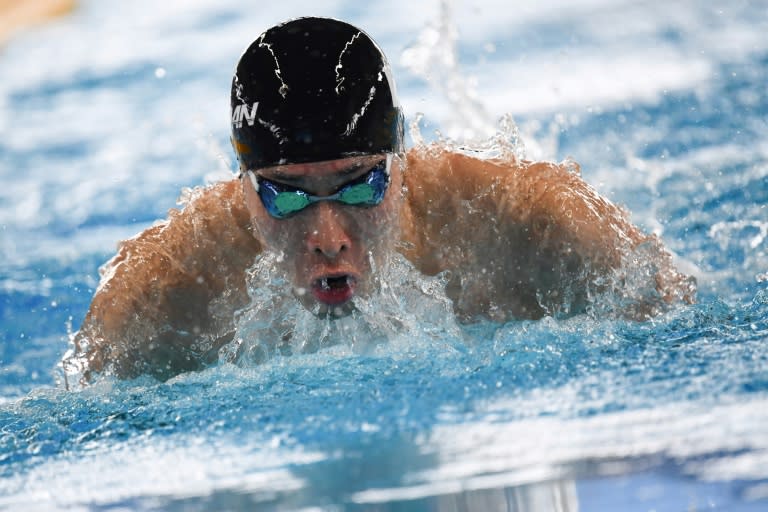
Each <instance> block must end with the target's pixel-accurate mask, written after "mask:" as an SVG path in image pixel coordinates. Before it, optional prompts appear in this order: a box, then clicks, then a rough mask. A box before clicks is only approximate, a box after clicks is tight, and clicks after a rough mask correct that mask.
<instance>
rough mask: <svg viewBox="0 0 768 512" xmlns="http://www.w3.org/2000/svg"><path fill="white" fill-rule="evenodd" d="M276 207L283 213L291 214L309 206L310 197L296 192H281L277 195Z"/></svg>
mask: <svg viewBox="0 0 768 512" xmlns="http://www.w3.org/2000/svg"><path fill="white" fill-rule="evenodd" d="M274 203H275V207H277V209H278V210H280V212H281V213H282V214H283V215H289V214H291V213H295V212H298V211H301V210H303V209H304V208H306V207H307V206H309V199H308V198H307V196H306V195H302V194H296V193H294V192H281V193H279V194H277V196H275V199H274Z"/></svg>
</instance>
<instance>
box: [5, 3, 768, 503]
mask: <svg viewBox="0 0 768 512" xmlns="http://www.w3.org/2000/svg"><path fill="white" fill-rule="evenodd" d="M411 4H412V3H411V2H404V1H399V0H398V1H392V2H386V3H385V2H380V3H374V4H372V5H370V6H366V7H365V8H361V6H362V5H363V4H360V3H354V2H329V3H328V4H324V5H323V7H322V8H320V7H317V6H315V4H309V3H306V2H298V1H286V2H280V3H279V4H275V5H270V6H269V8H267V7H261V6H260V5H261V4H249V5H248V6H246V5H244V4H243V3H242V2H234V1H230V0H226V1H213V0H194V1H187V2H165V3H162V4H160V3H158V2H149V1H147V0H138V1H136V2H131V3H130V4H128V3H124V2H123V3H118V2H116V1H112V0H110V1H103V2H96V1H90V2H88V1H84V2H81V4H80V6H79V8H78V10H77V11H76V12H75V13H74V14H72V15H71V16H69V17H66V18H63V19H61V20H57V21H55V22H53V23H50V24H48V25H46V26H44V27H41V28H36V29H34V30H29V31H26V32H24V33H22V34H20V35H18V36H17V37H16V38H15V39H14V40H13V41H12V42H10V43H9V44H8V45H7V46H6V47H5V48H4V49H3V51H2V53H0V73H1V76H2V77H3V79H2V80H0V134H2V136H1V137H0V155H2V158H0V175H1V176H2V178H3V179H2V182H3V187H2V188H0V228H1V230H2V231H0V233H1V234H2V238H0V242H1V245H0V248H1V250H2V259H0V285H1V286H0V294H1V295H0V319H1V320H2V328H0V337H1V342H2V344H1V345H0V509H4V510H25V511H28V510H57V509H68V510H79V509H87V510H157V509H162V510H252V509H258V510H397V511H401V510H482V511H493V510H568V511H573V510H617V509H621V510H627V511H634V510H638V511H640V510H657V511H665V510H670V511H671V510H703V509H707V510H709V509H715V510H739V511H741V510H765V509H766V508H768V427H767V426H766V425H768V206H766V205H768V124H767V122H766V119H768V89H766V85H765V84H766V83H768V39H766V38H765V35H764V34H765V33H766V30H768V9H766V7H768V5H766V3H765V2H763V1H753V2H748V1H740V2H722V3H716V2H712V3H709V2H708V3H704V2H696V1H694V0H689V1H673V2H665V3H663V4H658V5H657V4H656V3H653V2H636V1H629V0H619V1H616V0H579V1H575V2H574V1H568V2H565V1H562V0H542V1H539V2H536V3H535V4H533V5H532V4H530V3H527V2H526V3H524V4H523V3H521V4H519V5H516V4H515V3H512V4H510V3H509V2H501V1H495V0H485V1H476V2H458V1H457V2H454V3H447V2H446V3H442V4H441V3H438V2H425V3H422V4H420V5H419V6H418V7H414V6H413V5H411ZM308 14H311V15H329V16H335V17H339V18H342V19H345V20H348V21H351V22H352V23H355V24H357V25H359V26H361V27H364V28H365V29H366V30H367V31H368V32H369V33H371V34H372V35H373V36H374V38H376V39H377V41H379V43H380V44H381V45H382V47H383V48H384V50H385V52H386V53H387V54H388V55H389V56H390V59H391V61H392V64H393V67H394V72H395V76H396V78H397V81H398V92H399V94H400V97H401V101H402V103H403V107H404V109H405V112H406V115H407V117H408V119H409V120H411V121H416V120H418V119H420V121H419V132H420V133H421V136H423V137H424V138H425V139H427V140H434V139H437V138H450V139H453V140H459V141H461V140H468V139H474V140H483V139H485V138H487V137H489V136H491V135H492V134H493V133H494V131H495V130H497V129H498V128H499V123H498V119H499V118H501V117H502V116H503V115H504V114H511V115H512V117H513V119H514V123H516V125H515V126H516V127H518V128H519V135H520V140H521V142H522V143H523V144H524V147H525V151H526V154H527V155H528V156H529V157H532V158H544V159H551V160H562V159H564V158H566V157H572V158H573V159H574V160H576V161H577V162H579V163H580V164H581V166H582V172H583V175H584V177H585V179H586V180H587V181H588V182H590V183H591V184H593V185H594V186H595V187H596V188H597V189H598V190H600V192H601V193H603V194H604V195H606V196H607V197H609V198H610V199H611V200H613V201H615V202H617V203H620V204H623V205H625V206H626V207H627V209H628V210H629V211H631V212H632V219H633V221H634V222H636V223H637V224H639V225H641V226H643V228H644V229H645V230H646V231H649V232H654V233H657V234H658V235H659V236H660V237H661V238H662V239H663V240H664V242H665V244H666V245H667V246H668V247H669V248H670V249H671V250H672V251H673V252H674V253H675V255H676V258H677V259H678V262H679V265H680V266H681V268H683V269H684V270H685V271H687V272H689V273H691V274H693V275H695V276H696V277H697V280H698V283H699V301H698V303H697V304H695V305H690V306H678V307H675V308H673V309H672V310H671V311H669V312H668V313H666V314H664V315H662V316H660V317H658V318H655V319H654V320H652V321H648V322H642V323H634V322H628V321H624V320H618V319H604V318H592V317H589V316H578V317H574V318H570V319H551V318H545V319H543V320H540V321H535V322H531V321H521V322H510V323H507V324H503V325H499V324H492V323H481V324H477V325H472V326H465V327H458V326H456V324H455V323H454V322H452V320H451V319H450V318H449V317H448V316H447V315H445V314H444V313H445V311H444V308H443V306H444V304H442V303H441V302H440V300H437V299H434V300H433V299H427V301H426V303H425V304H426V306H425V307H424V309H423V311H424V315H425V316H422V317H418V316H414V315H411V317H409V318H408V320H409V322H410V323H408V324H407V325H409V326H410V327H411V328H409V329H407V330H405V331H404V332H403V330H402V329H401V330H400V331H398V333H397V334H396V335H395V336H392V337H391V339H390V340H389V342H388V343H385V344H378V345H376V344H374V345H373V346H372V347H369V348H368V349H366V350H360V349H359V346H358V345H357V344H355V343H340V344H336V345H334V346H331V347H328V348H325V349H322V350H318V351H316V352H314V353H307V354H293V355H291V356H282V355H279V354H274V355H272V356H271V357H269V358H268V359H267V360H266V361H265V362H263V363H262V364H259V365H252V364H250V365H249V364H241V365H233V364H220V365H218V366H216V367H213V368H210V369H207V370H205V371H203V372H199V373H189V374H185V375H181V376H178V377H176V378H174V379H172V380H170V381H168V382H164V383H159V382H156V381H153V380H152V379H150V378H139V379H137V380H135V381H129V382H118V381H112V380H109V379H105V380H103V381H100V382H98V383H96V384H95V385H93V386H91V387H88V388H85V389H81V390H74V391H67V390H65V389H64V386H63V383H62V375H63V374H62V372H61V369H60V367H59V361H60V360H61V358H62V356H63V355H64V353H65V352H66V350H67V349H68V335H69V333H71V332H72V331H74V330H76V329H77V328H78V327H79V324H80V322H81V321H82V318H83V316H84V314H85V311H86V310H87V307H88V304H89V301H90V298H91V296H92V294H93V291H94V288H95V287H96V285H97V283H98V267H99V266H100V265H101V264H102V263H103V262H104V261H106V260H107V259H108V258H109V257H110V256H111V255H112V254H113V253H114V251H115V246H116V242H117V241H118V240H120V239H123V238H127V237H129V236H132V235H134V234H135V233H137V232H139V231H140V230H142V229H144V228H145V227H147V226H149V225H151V224H152V223H153V222H154V221H156V220H157V219H160V218H163V217H164V216H165V214H166V212H167V210H168V209H169V208H171V207H174V206H175V205H176V200H177V198H178V197H179V195H180V194H181V191H182V189H183V188H184V187H191V186H198V185H204V184H206V183H210V182H213V181H216V180H220V179H228V178H230V177H231V176H232V169H233V164H232V154H231V152H230V150H229V147H228V137H229V134H228V129H229V127H228V104H227V102H228V90H229V81H230V79H231V72H232V70H233V68H234V64H235V62H236V60H237V59H238V57H239V55H240V52H241V51H242V50H243V49H244V48H245V47H246V46H247V45H248V43H249V42H250V41H251V40H252V39H253V38H254V37H255V36H256V35H257V34H258V33H259V32H261V31H262V30H263V29H264V28H266V27H268V26H269V25H271V24H273V23H275V22H278V21H281V20H283V19H287V18H290V17H295V16H299V15H308ZM419 113H423V116H419V115H418V114H419ZM416 133H417V132H413V133H412V137H411V138H412V139H415V138H417V136H416ZM412 142H417V141H413V140H412ZM412 300H413V301H415V302H414V303H413V304H411V306H413V305H414V304H420V302H419V300H420V299H418V298H412ZM409 311H411V312H412V310H409Z"/></svg>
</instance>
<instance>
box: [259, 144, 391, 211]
mask: <svg viewBox="0 0 768 512" xmlns="http://www.w3.org/2000/svg"><path fill="white" fill-rule="evenodd" d="M391 164H392V155H387V157H386V158H384V159H382V160H381V161H380V162H378V163H377V164H376V165H374V166H373V167H372V168H371V170H369V171H368V172H367V173H365V174H363V175H362V176H360V177H359V178H356V179H354V180H352V181H350V182H349V183H347V184H346V185H344V186H343V187H341V188H340V189H339V190H338V191H337V192H336V193H335V194H331V195H329V196H315V195H312V194H309V193H308V192H305V191H303V190H301V189H299V188H294V187H291V186H288V185H284V184H282V183H276V182H274V181H271V180H268V179H266V178H264V177H262V176H259V175H257V174H256V173H255V172H254V171H247V174H248V178H249V179H250V180H251V184H253V188H254V189H255V190H256V193H258V194H259V198H260V199H261V202H262V204H263V205H264V208H266V210H267V212H268V213H269V214H270V215H271V216H272V217H274V218H276V219H286V218H288V217H290V216H291V215H294V214H296V213H298V212H300V211H301V210H303V209H304V208H306V207H307V206H309V205H311V204H314V203H317V202H320V201H337V202H339V203H343V204H349V205H353V206H362V207H370V206H376V205H378V204H379V203H381V202H382V201H383V200H384V194H386V192H387V188H388V187H389V178H390V176H389V169H390V165H391Z"/></svg>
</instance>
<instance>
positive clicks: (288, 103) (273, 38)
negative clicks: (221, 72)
mask: <svg viewBox="0 0 768 512" xmlns="http://www.w3.org/2000/svg"><path fill="white" fill-rule="evenodd" d="M231 115H232V117H231V119H232V145H233V147H234V149H235V153H236V154H237V158H238V161H239V164H240V169H241V171H247V170H254V169H259V168H264V167H271V166H276V165H285V164H300V163H307V162H320V161H329V160H336V159H342V158H349V157H356V156H363V155H375V154H385V153H402V152H403V115H402V111H401V109H400V106H399V104H398V102H397V97H396V95H395V88H394V82H393V80H392V77H391V72H390V67H389V64H388V62H387V60H386V57H385V56H384V54H383V53H382V51H381V49H380V48H379V47H378V46H377V45H376V43H375V42H374V41H373V40H372V39H371V38H370V37H369V36H368V35H367V34H366V33H365V32H363V31H362V30H360V29H358V28H356V27H354V26H352V25H349V24H347V23H344V22H341V21H338V20H334V19H328V18H299V19H295V20H291V21H288V22H286V23H283V24H280V25H277V26H275V27H272V28H270V29H268V30H267V31H266V32H264V33H263V34H261V35H260V36H259V37H258V38H257V39H256V40H255V41H254V42H253V43H252V44H251V45H250V46H249V47H248V49H247V50H246V51H245V53H244V54H243V55H242V57H241V58H240V61H239V62H238V64H237V69H236V71H235V75H234V77H233V79H232V92H231Z"/></svg>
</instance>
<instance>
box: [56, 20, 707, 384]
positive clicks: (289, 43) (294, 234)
mask: <svg viewBox="0 0 768 512" xmlns="http://www.w3.org/2000/svg"><path fill="white" fill-rule="evenodd" d="M231 116H232V118H231V119H232V123H231V129H232V139H231V140H232V145H233V148H234V151H235V154H236V155H237V159H238V162H239V169H240V174H239V176H238V177H237V178H236V179H232V180H230V181H227V182H222V183H217V184H214V185H212V186H209V187H207V188H205V189H203V190H201V191H198V192H197V193H196V194H193V195H192V197H191V199H190V200H189V201H187V203H186V204H185V206H184V208H183V209H181V210H171V211H170V212H169V216H168V219H167V220H165V221H164V222H162V223H160V224H157V225H155V226H153V227H151V228H149V229H147V230H145V231H144V232H142V233H140V234H139V235H137V236H136V237H135V238H132V239H130V240H127V241H124V242H122V243H121V244H120V246H119V251H118V253H117V255H116V256H114V257H113V258H112V260H110V261H109V262H108V263H107V264H106V265H105V266H104V267H103V268H102V269H101V274H102V275H101V283H100V284H99V287H98V289H97V290H96V292H95V295H94V297H93V301H92V303H91V306H90V309H89V311H88V313H87V315H86V317H85V320H84V321H83V324H82V326H81V328H80V330H79V331H78V332H77V333H76V335H75V336H74V349H73V354H71V355H70V356H69V357H68V359H66V360H65V365H66V364H75V363H76V362H78V361H79V363H77V364H78V365H79V370H80V371H81V373H82V374H83V376H84V379H85V380H86V381H87V380H90V379H92V377H93V376H94V375H95V374H97V373H102V372H107V373H112V374H114V375H116V376H118V377H120V378H131V377H135V376H137V375H141V374H150V375H153V376H155V377H157V378H160V379H166V378H169V377H171V376H173V375H176V374H179V373H181V372H185V371H190V370H198V369H202V368H204V367H205V366H206V365H208V364H211V363H213V362H215V361H216V359H217V357H218V350H219V349H220V348H221V347H222V346H224V345H225V344H226V343H228V342H229V341H231V340H232V338H233V336H234V330H235V320H234V317H235V314H236V312H237V311H238V310H240V309H241V308H243V307H245V306H247V305H248V303H249V295H248V290H247V285H246V279H247V270H248V269H249V267H251V266H252V265H253V264H254V262H256V261H257V260H258V259H259V258H260V255H264V254H267V253H270V254H275V255H279V258H277V260H278V261H280V265H281V272H283V273H284V276H283V277H284V279H285V282H286V287H290V288H291V290H290V292H291V293H292V294H293V296H295V298H296V300H297V301H299V302H300V303H301V304H302V305H303V306H304V307H305V308H307V309H309V310H310V311H313V312H315V313H316V314H317V316H318V317H333V316H342V315H346V314H348V313H349V312H350V311H351V310H352V308H354V301H355V298H356V297H366V296H369V295H370V294H375V293H377V290H376V286H375V285H374V283H375V282H376V280H375V279H374V277H375V274H376V272H377V268H380V267H378V262H380V261H381V260H382V258H384V256H386V255H387V254H392V253H393V252H395V251H396V252H399V253H400V254H402V255H403V256H404V257H405V258H406V259H407V260H408V261H409V262H410V263H411V264H412V265H413V267H414V268H415V269H417V270H418V271H419V272H420V273H422V274H424V275H428V276H432V275H436V274H438V273H440V272H445V271H448V272H450V278H449V279H448V281H447V285H446V290H445V293H446V295H447V296H448V297H449V298H450V299H451V301H452V302H453V309H454V312H455V314H456V316H457V318H459V319H460V320H461V321H464V322H471V321H475V320H478V319H483V318H485V319H491V320H494V321H506V320H510V319H538V318H541V317H544V316H547V315H551V316H559V317H560V316H568V315H573V314H578V313H583V312H589V311H597V310H596V309H595V308H596V307H597V306H596V304H597V302H596V301H597V300H598V299H597V297H599V296H601V294H604V293H611V294H615V295H616V297H617V299H616V301H615V303H616V304H620V305H621V308H622V309H621V311H620V314H622V315H624V316H627V317H631V318H637V319H645V318H648V317H650V316H651V315H654V314H657V313H658V312H660V311H663V310H664V308H665V307H666V305H668V304H671V303H675V302H681V301H683V302H692V301H693V300H694V296H695V285H694V283H693V280H692V279H691V278H689V277H687V276H685V275H683V274H681V273H679V272H678V271H677V270H676V269H675V267H674V265H673V263H672V259H671V256H670V254H669V253H668V252H667V251H666V250H665V249H664V247H663V246H662V244H661V242H660V241H659V240H658V238H656V237H654V236H649V235H646V234H644V233H642V232H641V231H640V230H639V229H638V228H637V227H635V226H633V225H632V224H631V223H630V222H629V221H628V220H627V216H626V214H625V213H624V212H623V211H622V210H621V209H620V208H618V207H617V206H615V205H613V204H612V203H610V202H609V201H607V200H605V199H604V198H602V197H600V196H599V195H598V194H597V193H596V192H595V191H594V189H592V188H591V187H590V186H589V185H587V184H586V183H585V182H584V181H583V180H582V179H581V178H580V176H579V174H578V170H577V169H576V170H574V168H573V167H575V166H574V164H569V165H565V164H554V163H549V162H529V161H518V160H517V159H515V158H514V157H506V158H498V159H488V158H480V157H479V156H477V155H474V156H473V154H472V152H471V151H457V150H450V149H447V148H446V147H444V146H441V145H440V144H433V145H427V146H420V147H416V148H413V149H410V150H406V148H405V147H404V140H403V138H404V134H403V131H404V128H403V114H402V110H401V108H400V105H399V103H398V101H397V97H396V94H395V87H394V82H393V79H392V75H391V71H390V67H389V65H388V63H387V60H386V58H385V56H384V55H383V53H382V52H381V50H380V49H379V47H378V46H377V45H376V43H375V42H374V41H373V40H372V39H371V38H370V37H369V36H368V35H367V34H366V33H365V32H363V31H361V30H360V29H358V28H355V27H353V26H351V25H349V24H347V23H343V22H341V21H337V20H332V19H326V18H300V19H296V20H291V21H288V22H286V23H283V24H280V25H277V26H275V27H272V28H270V29H268V30H267V31H266V32H264V33H263V34H262V35H260V36H259V37H258V38H257V39H256V40H255V41H254V42H253V43H252V44H251V45H250V46H249V47H248V49H247V50H246V51H245V53H244V54H243V55H242V57H241V59H240V61H239V62H238V64H237V68H236V71H235V74H234V78H233V80H232V89H231ZM641 264H642V265H644V267H643V268H645V270H646V271H647V272H646V273H645V274H642V273H641V275H644V276H645V278H646V279H647V281H648V283H647V288H648V289H649V290H650V293H644V294H636V295H633V294H632V293H630V292H625V291H623V289H622V286H623V285H622V283H623V282H624V281H629V280H630V278H629V277H627V276H631V275H635V274H633V273H632V270H633V268H634V266H637V265H641ZM623 276H624V277H623ZM628 286H629V285H628ZM632 286H633V287H634V288H633V289H637V286H636V285H635V284H633V285H632Z"/></svg>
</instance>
